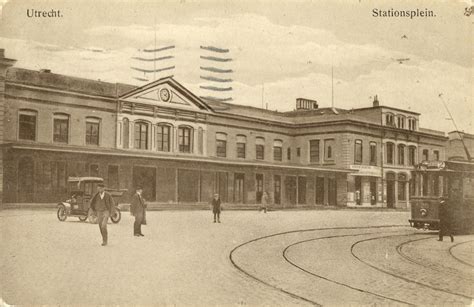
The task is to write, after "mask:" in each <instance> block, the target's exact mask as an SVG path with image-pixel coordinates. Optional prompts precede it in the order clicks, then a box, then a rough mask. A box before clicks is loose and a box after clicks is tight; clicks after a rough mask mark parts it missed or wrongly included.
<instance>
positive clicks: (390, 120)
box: [385, 113, 395, 127]
mask: <svg viewBox="0 0 474 307" xmlns="http://www.w3.org/2000/svg"><path fill="white" fill-rule="evenodd" d="M385 125H386V126H392V127H393V126H395V119H394V116H393V114H390V113H388V114H385Z"/></svg>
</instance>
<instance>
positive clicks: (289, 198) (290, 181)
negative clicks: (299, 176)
mask: <svg viewBox="0 0 474 307" xmlns="http://www.w3.org/2000/svg"><path fill="white" fill-rule="evenodd" d="M285 196H286V202H287V203H288V204H290V205H292V206H293V205H296V176H287V177H285Z"/></svg>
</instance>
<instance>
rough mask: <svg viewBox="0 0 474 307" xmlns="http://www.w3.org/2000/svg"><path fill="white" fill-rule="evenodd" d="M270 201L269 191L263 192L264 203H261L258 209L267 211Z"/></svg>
mask: <svg viewBox="0 0 474 307" xmlns="http://www.w3.org/2000/svg"><path fill="white" fill-rule="evenodd" d="M268 202H269V198H268V193H267V192H263V194H262V203H261V205H260V208H259V210H258V211H262V210H263V212H265V213H267V210H268Z"/></svg>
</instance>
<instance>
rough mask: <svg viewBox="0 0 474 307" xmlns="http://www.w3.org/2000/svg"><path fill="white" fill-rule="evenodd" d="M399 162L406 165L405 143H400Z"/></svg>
mask: <svg viewBox="0 0 474 307" xmlns="http://www.w3.org/2000/svg"><path fill="white" fill-rule="evenodd" d="M397 147H398V164H399V165H405V145H403V144H398V146H397Z"/></svg>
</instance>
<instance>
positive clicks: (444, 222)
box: [438, 197, 454, 242]
mask: <svg viewBox="0 0 474 307" xmlns="http://www.w3.org/2000/svg"><path fill="white" fill-rule="evenodd" d="M446 200H447V199H446V197H440V198H439V209H438V217H439V234H438V235H439V239H438V241H443V237H444V236H449V237H450V238H451V242H454V237H453V232H452V230H451V219H450V212H449V208H448V203H447V201H446Z"/></svg>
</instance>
